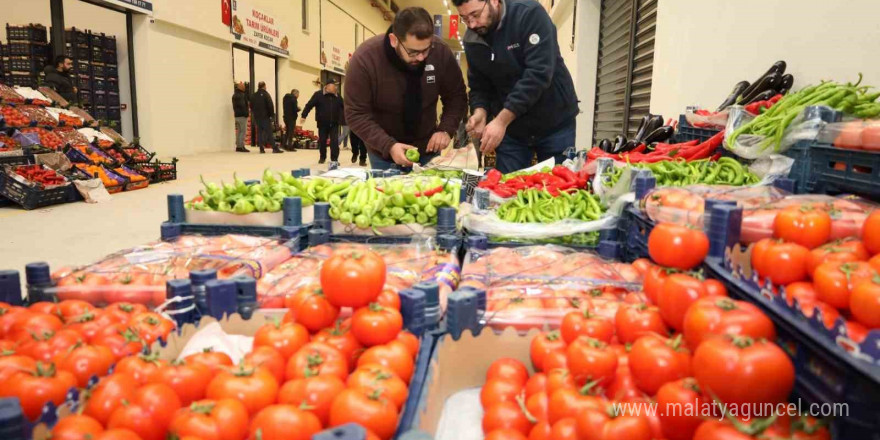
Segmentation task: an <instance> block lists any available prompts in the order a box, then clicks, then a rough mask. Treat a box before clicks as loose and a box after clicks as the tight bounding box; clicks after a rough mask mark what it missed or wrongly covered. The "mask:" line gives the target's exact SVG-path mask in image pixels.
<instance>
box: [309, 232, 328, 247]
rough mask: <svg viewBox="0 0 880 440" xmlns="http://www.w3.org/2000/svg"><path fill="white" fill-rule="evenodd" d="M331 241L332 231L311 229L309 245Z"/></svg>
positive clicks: (318, 244)
mask: <svg viewBox="0 0 880 440" xmlns="http://www.w3.org/2000/svg"><path fill="white" fill-rule="evenodd" d="M329 242H330V231H328V230H326V229H312V230H310V231H309V246H310V247H311V246H320V245H322V244H326V243H329Z"/></svg>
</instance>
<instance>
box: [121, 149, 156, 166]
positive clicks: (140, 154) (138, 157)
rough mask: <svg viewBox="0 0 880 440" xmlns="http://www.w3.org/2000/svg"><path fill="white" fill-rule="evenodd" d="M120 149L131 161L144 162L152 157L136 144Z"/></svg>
mask: <svg viewBox="0 0 880 440" xmlns="http://www.w3.org/2000/svg"><path fill="white" fill-rule="evenodd" d="M122 151H123V152H124V153H125V155H126V156H128V157H129V158H131V161H132V162H136V163H144V162H149V161H150V159H152V156H151V155H150V154H148V153H147V152H146V150H144V149H142V148H141V147H138V146H132V147H123V148H122Z"/></svg>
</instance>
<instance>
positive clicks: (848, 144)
mask: <svg viewBox="0 0 880 440" xmlns="http://www.w3.org/2000/svg"><path fill="white" fill-rule="evenodd" d="M816 140H817V141H818V142H819V143H822V144H831V145H833V146H835V147H837V148H843V149H847V150H866V151H880V121H877V120H869V121H865V120H861V119H851V120H846V121H842V122H832V123H828V124H825V126H824V127H823V128H822V130H820V131H819V135H818V137H817V138H816Z"/></svg>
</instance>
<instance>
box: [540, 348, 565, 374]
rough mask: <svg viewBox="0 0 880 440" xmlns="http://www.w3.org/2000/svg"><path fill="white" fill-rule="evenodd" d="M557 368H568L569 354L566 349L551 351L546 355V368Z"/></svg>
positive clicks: (546, 369)
mask: <svg viewBox="0 0 880 440" xmlns="http://www.w3.org/2000/svg"><path fill="white" fill-rule="evenodd" d="M557 369H563V370H568V356H567V355H566V354H565V351H551V352H550V353H547V355H546V356H544V370H543V371H547V372H549V371H553V370H557Z"/></svg>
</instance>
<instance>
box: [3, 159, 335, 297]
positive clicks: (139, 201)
mask: <svg viewBox="0 0 880 440" xmlns="http://www.w3.org/2000/svg"><path fill="white" fill-rule="evenodd" d="M349 154H350V151H345V150H343V151H342V152H341V153H340V162H341V164H342V166H344V167H345V166H351V163H350V162H348V161H349V160H350V159H351V156H350V155H349ZM179 159H180V162H178V163H177V170H178V172H177V180H176V181H173V182H165V183H160V184H156V185H150V186H149V187H147V188H144V189H141V190H137V191H132V192H124V193H119V194H114V195H113V196H112V197H113V200H112V201H110V202H107V203H98V204H89V203H84V202H79V203H68V204H64V205H57V206H51V207H48V208H45V209H37V210H33V211H25V210H23V209H21V208H18V207H7V208H0V269H15V270H18V271H19V272H20V273H21V278H22V285H24V266H25V264H27V263H30V262H34V261H45V262H48V263H49V265H50V267H51V268H52V270H53V271H54V270H55V268H59V267H61V266H66V265H82V264H87V263H91V262H93V261H96V260H98V259H100V258H101V257H103V256H105V255H108V254H111V253H114V252H116V251H119V250H122V249H127V248H129V247H132V246H135V245H139V244H144V243H148V242H150V241H154V240H158V239H159V225H160V224H161V223H162V222H163V221H165V220H167V217H168V214H167V208H166V206H167V204H166V196H167V195H168V194H183V195H184V197H186V198H190V197H193V196H195V195H197V193H198V190H199V189H200V188H201V183H200V182H199V176H200V175H202V176H204V177H205V180H206V181H209V182H218V183H219V182H220V180H221V179H224V180H225V181H227V182H230V181H231V180H232V173H233V172H237V173H238V176H239V177H240V178H242V179H258V178H259V177H260V176H261V175H262V172H263V170H264V169H265V168H267V167H268V168H271V169H273V170H275V171H279V172H281V171H290V170H293V169H298V168H304V167H310V168H312V174H315V173H316V172H318V171H323V170H326V165H320V166H319V165H318V152H317V151H316V150H300V151H296V152H294V153H284V154H275V155H273V154H259V153H257V150H253V151H252V152H251V153H250V154H244V153H234V152H229V153H209V154H200V155H196V156H183V157H180V158H179Z"/></svg>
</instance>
